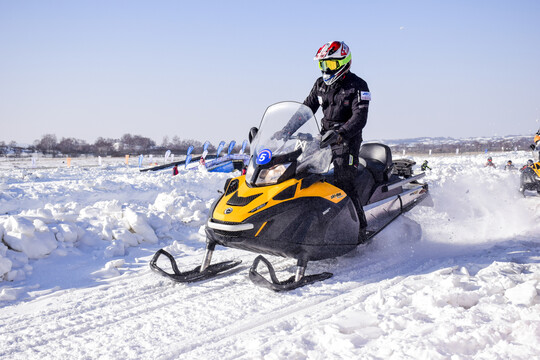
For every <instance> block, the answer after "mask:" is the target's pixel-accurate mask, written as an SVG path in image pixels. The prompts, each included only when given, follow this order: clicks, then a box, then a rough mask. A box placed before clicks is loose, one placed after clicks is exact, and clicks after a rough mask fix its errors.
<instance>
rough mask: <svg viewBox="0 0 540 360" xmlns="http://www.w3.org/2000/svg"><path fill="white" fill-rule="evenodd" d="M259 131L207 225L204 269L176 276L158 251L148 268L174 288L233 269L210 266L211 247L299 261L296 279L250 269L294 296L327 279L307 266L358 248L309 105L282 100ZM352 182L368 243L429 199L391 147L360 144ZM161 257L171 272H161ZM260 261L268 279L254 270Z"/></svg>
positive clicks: (354, 220) (348, 206) (256, 278)
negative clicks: (297, 122) (241, 171)
mask: <svg viewBox="0 0 540 360" xmlns="http://www.w3.org/2000/svg"><path fill="white" fill-rule="evenodd" d="M299 113H301V114H303V115H302V116H305V119H306V122H305V123H304V124H303V125H302V126H300V127H299V128H298V129H297V130H296V131H295V132H294V133H293V134H292V135H290V136H288V137H286V138H284V139H280V140H277V139H275V138H273V135H274V133H276V131H277V130H280V129H282V128H283V127H284V126H285V124H287V122H288V121H289V119H291V118H292V116H293V115H295V116H296V115H297V114H299ZM259 129H260V130H257V129H256V128H253V129H252V132H251V133H250V135H251V136H250V141H251V153H252V156H251V159H250V162H249V165H248V169H247V172H246V175H242V176H239V177H236V178H233V179H228V180H227V182H226V183H225V187H224V193H223V195H222V196H221V197H220V198H219V199H218V200H217V201H216V203H215V204H214V205H213V206H212V208H211V209H210V213H209V219H208V221H207V223H206V236H207V246H206V254H205V257H204V259H203V261H202V264H201V266H199V267H197V268H195V269H193V270H191V271H188V272H180V271H179V269H178V266H177V264H176V261H175V260H174V258H173V257H172V255H171V254H169V253H168V252H166V251H165V250H163V249H161V250H159V251H158V252H156V254H155V255H154V257H153V259H152V260H151V262H150V267H151V268H152V269H153V270H154V271H157V272H158V273H160V274H162V275H164V276H167V277H169V278H171V279H172V280H174V281H177V282H195V281H200V280H203V279H208V278H212V277H214V276H216V275H217V274H219V273H222V272H223V271H226V270H228V269H232V268H233V267H235V266H237V265H238V264H239V263H240V262H239V261H228V262H223V263H218V264H210V263H211V259H212V253H213V251H214V249H215V246H216V245H222V246H226V247H232V248H238V249H243V250H247V251H252V252H255V253H264V254H271V255H278V256H283V257H286V258H293V259H296V260H297V271H296V275H294V276H292V277H291V278H290V279H288V280H285V281H279V280H278V279H277V277H276V274H275V271H274V268H273V267H272V265H271V264H270V262H269V261H268V260H267V259H266V258H264V257H263V256H262V255H259V256H258V257H257V258H256V259H255V261H254V262H253V265H252V266H251V269H250V271H249V277H250V279H251V280H252V281H253V282H254V283H255V284H257V285H259V286H263V287H267V288H270V289H272V290H275V291H283V290H291V289H295V288H298V287H300V286H304V285H306V284H310V283H313V282H315V281H320V280H324V279H328V278H329V277H331V276H332V274H331V273H328V272H324V273H321V274H315V275H305V270H306V267H307V264H308V262H309V261H316V260H322V259H327V258H334V257H337V256H341V255H343V254H345V253H347V252H349V251H351V250H353V249H355V248H356V247H357V246H358V245H359V236H358V235H359V220H358V216H357V212H356V209H355V208H354V204H353V202H352V200H351V199H350V198H349V196H348V195H347V194H346V193H345V192H344V191H343V190H341V189H339V188H337V187H336V186H335V185H334V179H333V178H334V176H333V169H330V167H331V164H332V152H331V149H330V147H329V146H323V147H322V148H321V136H320V135H319V133H320V132H319V128H318V124H317V121H316V119H315V117H314V115H313V113H312V112H311V109H309V108H308V107H307V106H305V105H303V104H300V103H296V102H281V103H277V104H274V105H272V106H270V107H269V108H268V109H267V110H266V112H265V114H264V117H263V119H262V121H261V124H260V127H259ZM359 155H360V165H359V169H358V174H357V177H356V189H357V192H358V197H359V199H361V203H362V206H363V209H364V212H365V214H366V218H367V221H368V233H367V236H368V238H372V237H373V236H374V235H375V234H377V233H378V232H379V231H381V230H382V229H384V228H385V227H386V226H387V225H389V224H390V223H391V222H392V221H393V220H395V219H396V218H397V217H398V216H399V215H401V214H402V213H404V212H405V211H408V210H410V209H411V208H413V207H414V206H415V205H417V204H418V203H419V202H420V201H421V200H422V199H424V198H425V197H426V196H427V195H428V185H427V184H422V183H419V182H418V180H419V179H420V178H422V177H423V176H424V173H421V174H418V175H413V174H412V173H411V168H412V165H414V162H411V161H405V162H401V163H398V166H395V163H394V162H393V161H392V154H391V151H390V148H389V147H388V146H386V145H383V144H379V143H365V144H363V145H362V147H361V148H360V154H359ZM161 255H164V256H166V257H167V258H168V259H169V260H170V263H171V266H172V269H173V273H170V272H166V271H165V270H163V269H162V268H161V267H159V266H158V264H157V261H158V258H159V257H160V256H161ZM260 263H263V264H264V265H265V266H266V267H267V268H268V272H269V275H270V278H271V280H270V281H269V280H267V279H266V278H264V277H263V276H262V275H261V274H260V273H259V272H258V271H257V268H258V266H259V264H260Z"/></svg>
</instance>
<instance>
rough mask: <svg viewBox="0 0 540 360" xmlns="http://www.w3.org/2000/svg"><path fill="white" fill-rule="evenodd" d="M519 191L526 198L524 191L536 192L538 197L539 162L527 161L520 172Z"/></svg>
mask: <svg viewBox="0 0 540 360" xmlns="http://www.w3.org/2000/svg"><path fill="white" fill-rule="evenodd" d="M520 171H521V177H520V184H519V191H520V192H521V194H523V196H526V193H525V192H526V191H536V193H537V194H538V195H540V162H536V163H535V162H533V161H532V160H529V161H528V162H527V165H526V166H524V167H523V168H522V169H521V170H520Z"/></svg>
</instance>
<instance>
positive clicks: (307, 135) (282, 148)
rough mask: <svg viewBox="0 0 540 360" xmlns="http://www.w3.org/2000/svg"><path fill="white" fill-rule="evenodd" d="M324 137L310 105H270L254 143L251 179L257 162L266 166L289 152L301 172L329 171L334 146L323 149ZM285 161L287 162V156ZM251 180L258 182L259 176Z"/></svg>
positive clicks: (249, 168)
mask: <svg viewBox="0 0 540 360" xmlns="http://www.w3.org/2000/svg"><path fill="white" fill-rule="evenodd" d="M320 139H321V136H320V131H319V127H318V125H317V120H316V119H315V116H314V115H313V112H312V111H311V109H310V108H308V107H307V106H305V105H303V104H300V103H297V102H281V103H277V104H274V105H271V106H270V107H268V109H266V112H265V114H264V116H263V119H262V121H261V124H260V127H259V132H258V133H257V135H256V136H255V138H254V139H253V142H252V144H251V146H250V148H251V155H252V157H251V160H250V164H249V167H248V171H247V174H246V178H248V179H251V177H252V176H253V175H254V174H255V168H256V167H257V166H264V165H265V164H267V163H269V162H270V161H272V159H274V160H275V159H276V158H277V159H280V158H281V157H280V156H283V157H286V156H287V155H288V154H293V157H294V158H295V161H296V171H295V172H296V173H297V174H298V173H304V172H307V173H319V174H320V173H325V172H327V171H328V170H329V167H330V164H331V161H332V152H331V150H330V147H326V148H324V149H320V147H319V144H320ZM298 154H299V155H298ZM297 155H298V156H297ZM296 156H297V157H296ZM289 160H290V159H289ZM283 163H284V165H286V164H285V160H284V161H283ZM274 165H278V164H274ZM255 175H256V174H255ZM250 182H252V183H254V184H255V183H256V181H255V179H253V181H250Z"/></svg>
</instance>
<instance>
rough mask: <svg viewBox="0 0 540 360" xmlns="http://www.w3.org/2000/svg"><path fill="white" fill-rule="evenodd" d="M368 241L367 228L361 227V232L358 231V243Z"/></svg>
mask: <svg viewBox="0 0 540 360" xmlns="http://www.w3.org/2000/svg"><path fill="white" fill-rule="evenodd" d="M367 241H368V236H367V228H360V232H359V233H358V245H360V244H364V243H365V242H367Z"/></svg>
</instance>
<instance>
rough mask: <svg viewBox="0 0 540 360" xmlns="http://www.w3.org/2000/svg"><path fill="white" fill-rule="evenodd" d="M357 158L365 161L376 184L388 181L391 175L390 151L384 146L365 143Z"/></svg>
mask: <svg viewBox="0 0 540 360" xmlns="http://www.w3.org/2000/svg"><path fill="white" fill-rule="evenodd" d="M358 156H359V157H360V158H362V159H364V160H365V161H366V164H367V166H366V167H367V168H368V169H369V171H371V173H372V174H373V178H374V179H375V182H376V183H382V182H386V181H388V179H389V178H390V175H391V174H392V169H393V162H392V151H391V150H390V148H389V147H388V146H386V145H384V144H379V143H366V144H362V146H361V147H360V152H359V154H358Z"/></svg>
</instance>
